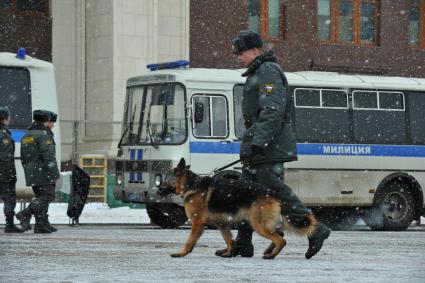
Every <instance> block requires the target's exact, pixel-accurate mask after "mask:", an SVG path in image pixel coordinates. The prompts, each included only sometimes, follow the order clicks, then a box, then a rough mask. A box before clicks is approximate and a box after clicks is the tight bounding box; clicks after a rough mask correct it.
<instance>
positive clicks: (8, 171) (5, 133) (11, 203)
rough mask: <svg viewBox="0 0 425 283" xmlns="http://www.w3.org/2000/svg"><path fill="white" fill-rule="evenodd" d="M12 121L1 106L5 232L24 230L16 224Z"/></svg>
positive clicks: (0, 163)
mask: <svg viewBox="0 0 425 283" xmlns="http://www.w3.org/2000/svg"><path fill="white" fill-rule="evenodd" d="M9 123H10V112H9V109H7V108H6V107H0V196H1V198H2V200H3V201H4V216H5V217H6V226H5V228H4V232H5V233H22V232H24V230H22V229H20V228H18V227H16V225H15V224H14V217H15V206H16V186H15V185H16V169H15V141H14V140H13V139H12V137H11V134H10V132H9V130H8V129H7V127H8V126H9Z"/></svg>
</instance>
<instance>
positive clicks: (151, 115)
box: [114, 61, 425, 230]
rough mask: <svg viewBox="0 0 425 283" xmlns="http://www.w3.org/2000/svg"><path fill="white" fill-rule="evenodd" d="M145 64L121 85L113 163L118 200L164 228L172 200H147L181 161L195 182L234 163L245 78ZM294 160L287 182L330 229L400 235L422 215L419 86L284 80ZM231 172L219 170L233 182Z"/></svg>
mask: <svg viewBox="0 0 425 283" xmlns="http://www.w3.org/2000/svg"><path fill="white" fill-rule="evenodd" d="M187 64H188V62H187V61H177V62H171V63H166V64H153V65H148V67H149V68H150V69H151V70H152V71H151V72H150V73H148V74H145V75H142V76H138V77H134V78H130V79H129V80H128V82H127V95H126V102H125V111H124V119H123V127H122V139H121V141H120V144H119V147H120V150H119V153H118V157H117V161H116V176H117V184H116V187H115V189H114V196H115V198H116V199H119V200H122V201H124V202H136V203H144V204H146V206H147V212H148V215H149V217H150V218H151V220H152V221H153V222H154V223H156V224H158V225H160V226H162V227H177V226H179V225H181V224H183V223H184V222H185V221H186V216H185V214H184V210H183V208H182V199H181V197H179V196H169V197H166V198H161V197H160V196H158V195H157V190H158V187H159V186H160V185H161V182H162V180H163V177H164V173H165V172H166V171H167V170H169V169H170V168H172V167H174V166H175V165H176V164H177V162H178V161H179V160H180V158H182V157H184V158H185V159H186V160H187V163H188V164H190V165H191V169H192V170H193V171H195V172H196V173H199V174H212V173H213V172H214V168H217V167H220V166H224V165H226V164H228V163H231V162H232V161H234V160H237V159H238V158H239V149H240V138H241V137H242V134H243V131H244V126H243V117H242V113H241V101H242V92H243V86H244V82H245V79H244V78H242V77H241V73H242V72H243V70H227V69H200V68H199V69H198V68H188V67H183V66H185V65H187ZM286 76H287V78H288V82H289V85H290V93H291V95H292V97H293V101H294V107H295V111H294V115H293V117H292V119H293V120H294V121H295V128H296V134H297V151H298V161H296V162H290V163H286V164H285V168H286V175H285V182H286V183H288V184H289V185H290V186H291V188H292V189H293V190H294V191H295V192H296V193H297V194H298V196H299V197H300V198H301V199H302V201H303V202H304V203H305V204H306V205H307V206H309V207H311V208H312V209H313V211H314V212H315V214H316V215H317V216H318V217H319V218H320V219H322V221H326V222H327V223H328V224H330V225H332V226H333V227H336V226H337V225H339V224H351V223H355V222H356V221H357V220H358V218H359V217H362V218H363V219H364V221H365V222H366V224H367V225H369V226H370V227H371V228H372V229H375V230H404V229H406V228H407V227H408V226H409V224H411V222H412V221H413V220H420V216H421V215H423V214H424V201H423V199H424V193H423V188H425V115H424V112H423V111H424V109H425V79H420V78H402V77H383V76H365V75H347V74H339V73H329V72H310V71H308V72H294V73H286ZM240 170H241V164H240V163H239V164H235V165H234V166H232V167H230V168H228V169H226V170H225V171H222V172H220V173H218V174H220V175H221V177H228V178H238V177H239V174H240Z"/></svg>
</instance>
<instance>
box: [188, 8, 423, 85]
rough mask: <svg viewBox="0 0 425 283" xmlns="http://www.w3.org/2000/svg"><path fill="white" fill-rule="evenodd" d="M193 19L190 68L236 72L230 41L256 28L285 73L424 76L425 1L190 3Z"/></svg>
mask: <svg viewBox="0 0 425 283" xmlns="http://www.w3.org/2000/svg"><path fill="white" fill-rule="evenodd" d="M190 17H191V23H190V55H191V56H190V59H191V63H192V66H193V67H198V66H199V67H200V66H202V67H212V68H237V67H239V66H238V64H237V62H236V60H234V57H233V56H232V52H231V50H232V49H231V39H232V38H234V37H235V36H236V35H237V34H238V33H239V31H240V30H245V29H252V30H255V31H257V32H259V33H260V34H261V35H262V37H263V39H264V41H265V42H266V48H270V49H272V50H274V51H275V53H276V55H277V57H278V59H279V63H280V64H281V65H282V66H283V68H284V70H285V71H306V70H317V71H336V72H345V73H363V74H379V75H387V76H411V77H425V1H424V0H314V1H311V0H297V1H292V0H244V1H240V0H217V1H213V3H211V1H207V0H193V1H191V2H190ZM212 39H213V40H212Z"/></svg>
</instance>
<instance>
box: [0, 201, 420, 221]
mask: <svg viewBox="0 0 425 283" xmlns="http://www.w3.org/2000/svg"><path fill="white" fill-rule="evenodd" d="M67 207H68V204H66V203H52V204H50V207H49V220H50V222H51V223H53V224H69V217H68V216H67V215H66V210H67ZM19 209H20V204H19V203H18V204H17V205H16V208H15V211H16V212H18V211H19ZM2 212H3V203H0V224H4V222H5V219H4V214H3V213H2ZM32 223H34V218H33V219H32ZM149 223H150V219H149V217H148V215H147V213H146V209H136V208H130V207H117V208H109V207H108V205H107V204H106V203H88V204H86V205H85V206H84V210H83V213H82V214H81V216H80V224H149ZM357 224H359V225H364V223H363V221H361V220H359V222H358V223H357ZM421 224H422V225H423V224H425V218H424V217H422V218H421Z"/></svg>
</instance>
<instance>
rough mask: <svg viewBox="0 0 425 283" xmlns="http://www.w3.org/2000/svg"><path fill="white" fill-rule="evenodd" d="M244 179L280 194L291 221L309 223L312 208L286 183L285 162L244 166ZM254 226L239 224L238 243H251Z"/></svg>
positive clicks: (283, 208)
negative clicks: (305, 204) (308, 218)
mask: <svg viewBox="0 0 425 283" xmlns="http://www.w3.org/2000/svg"><path fill="white" fill-rule="evenodd" d="M242 179H243V180H247V181H253V182H257V183H260V184H262V185H264V186H266V187H268V188H269V189H271V190H274V191H275V192H277V193H278V194H279V198H280V200H281V202H282V212H283V214H285V215H286V216H287V217H288V219H289V220H290V222H291V223H293V224H299V225H300V226H302V225H305V224H307V216H309V215H310V214H311V211H310V209H308V208H307V207H305V206H304V204H303V203H302V202H301V200H300V199H299V198H298V196H297V195H296V194H295V193H294V192H293V191H292V189H291V188H290V187H289V186H288V185H286V184H284V169H283V163H264V164H258V165H253V166H250V167H246V168H243V170H242ZM252 232H253V230H252V228H251V226H250V225H249V224H248V223H244V222H243V223H241V224H240V225H239V226H238V236H237V238H236V240H237V243H238V244H241V245H244V244H249V243H251V240H252Z"/></svg>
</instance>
